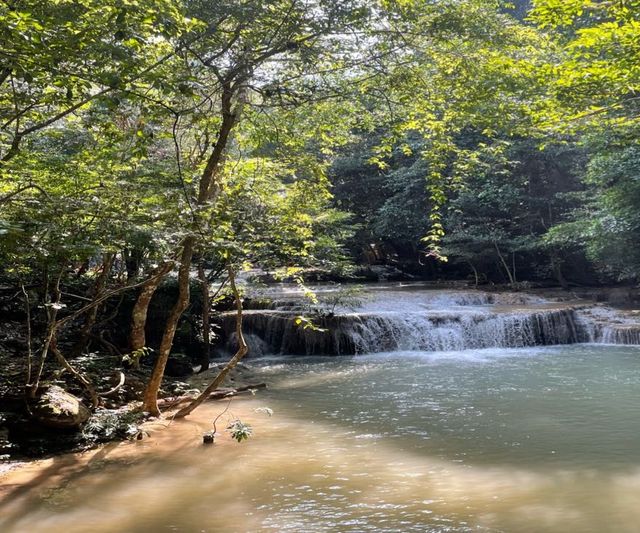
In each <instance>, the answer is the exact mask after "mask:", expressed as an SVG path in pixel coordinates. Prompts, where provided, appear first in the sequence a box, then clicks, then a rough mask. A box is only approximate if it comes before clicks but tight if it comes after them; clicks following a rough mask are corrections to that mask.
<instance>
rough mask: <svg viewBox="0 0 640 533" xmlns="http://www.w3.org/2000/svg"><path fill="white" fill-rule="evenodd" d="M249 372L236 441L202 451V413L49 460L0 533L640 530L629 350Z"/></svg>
mask: <svg viewBox="0 0 640 533" xmlns="http://www.w3.org/2000/svg"><path fill="white" fill-rule="evenodd" d="M254 363H255V364H258V365H259V374H260V375H261V378H263V380H264V381H267V382H269V383H270V384H271V389H270V390H268V391H266V392H260V393H259V395H258V396H256V397H255V398H252V399H248V400H234V402H233V403H232V405H231V415H238V414H240V415H242V418H243V419H244V420H245V421H247V422H249V423H250V424H251V425H252V426H253V428H254V437H253V438H252V439H251V440H250V441H249V442H246V443H243V444H241V445H235V444H230V443H228V442H222V443H220V444H216V445H215V446H213V447H202V446H201V445H200V441H201V433H202V431H204V430H206V429H208V428H210V421H211V419H212V418H213V417H214V416H215V415H216V414H217V413H219V412H220V411H221V410H222V409H223V408H224V405H223V404H220V403H215V404H211V405H207V406H205V407H204V408H203V409H202V410H200V411H198V412H197V414H196V417H194V418H193V419H191V420H189V421H186V422H175V423H173V424H172V425H171V427H169V428H168V429H166V430H163V431H157V432H154V433H153V435H152V438H150V439H147V440H145V441H143V442H142V443H131V444H125V445H119V446H110V447H107V448H105V449H103V450H101V451H100V452H99V453H98V454H95V455H93V456H91V458H90V459H87V457H79V456H67V457H61V458H57V459H56V460H54V461H52V462H50V463H48V464H47V465H46V467H40V470H38V471H36V472H34V473H33V474H34V475H33V478H32V479H31V480H30V481H29V483H27V484H22V485H20V484H16V485H15V486H11V487H7V490H5V491H4V492H3V495H4V498H3V500H2V501H1V502H0V530H1V531H6V532H26V531H29V532H31V531H46V532H49V531H51V532H58V531H62V532H69V533H71V532H84V531H87V532H88V531H91V532H94V531H95V532H107V531H108V532H111V531H114V532H115V531H118V532H120V531H127V532H128V531H131V532H151V531H184V532H191V531H194V532H198V531H205V532H215V531H238V532H243V531H296V532H297V531H336V532H338V531H354V532H355V531H388V532H392V531H393V532H397V531H416V532H417V531H420V532H422V531H515V532H520V531H523V532H528V531H530V532H538V531H543V532H545V531H553V532H556V531H557V532H568V531H593V532H602V531H612V532H613V531H629V532H631V531H640V347H630V346H627V347H622V346H619V347H616V346H597V345H574V346H564V347H551V348H529V349H528V348H523V349H517V350H516V349H514V350H505V349H499V350H480V351H463V352H451V353H442V352H440V353H435V354H434V353H431V354H429V353H415V352H411V353H392V354H377V355H371V356H358V357H353V358H345V357H342V358H313V359H311V358H299V359H275V358H274V359H263V360H260V361H257V362H255V361H254ZM260 407H269V408H271V409H272V410H273V412H274V413H273V416H271V417H269V416H267V414H265V413H264V412H262V411H260V410H258V411H256V409H259V408H260ZM226 416H227V415H225V418H226Z"/></svg>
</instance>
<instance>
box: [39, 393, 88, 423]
mask: <svg viewBox="0 0 640 533" xmlns="http://www.w3.org/2000/svg"><path fill="white" fill-rule="evenodd" d="M31 412H32V413H33V416H34V417H35V419H36V420H37V421H38V422H40V423H41V424H42V425H43V426H47V427H51V428H56V429H77V428H79V427H80V426H81V425H82V424H84V423H85V422H86V421H87V420H88V419H89V416H90V415H91V412H90V411H89V409H88V408H87V407H86V406H85V405H84V404H83V403H82V402H81V401H80V399H78V398H76V397H75V396H74V395H73V394H70V393H68V392H67V391H65V390H64V389H63V388H62V387H58V386H57V385H51V386H49V387H47V389H46V390H45V391H44V392H43V393H42V394H41V395H40V396H39V398H38V399H37V400H36V401H35V403H34V404H33V405H32V406H31Z"/></svg>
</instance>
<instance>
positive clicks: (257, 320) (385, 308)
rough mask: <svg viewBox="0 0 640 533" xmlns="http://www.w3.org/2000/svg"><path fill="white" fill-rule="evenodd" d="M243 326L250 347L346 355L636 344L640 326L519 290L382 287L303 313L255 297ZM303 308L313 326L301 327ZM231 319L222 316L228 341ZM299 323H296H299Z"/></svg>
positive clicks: (295, 303) (297, 304)
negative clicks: (355, 301) (609, 322)
mask: <svg viewBox="0 0 640 533" xmlns="http://www.w3.org/2000/svg"><path fill="white" fill-rule="evenodd" d="M248 307H249V310H247V311H246V312H245V316H244V326H245V331H246V332H247V337H248V342H249V345H250V347H251V349H252V353H253V354H256V355H262V354H267V353H271V354H287V355H295V354H298V355H302V354H304V355H351V354H366V353H375V352H390V351H453V350H465V349H478V348H492V347H504V348H517V347H527V346H542V345H554V344H572V343H578V342H614V343H620V344H635V343H640V327H639V326H637V325H636V326H635V329H634V326H633V324H630V323H625V324H624V327H611V326H607V327H604V326H603V325H602V323H601V322H604V321H603V320H601V321H600V322H599V321H598V320H596V319H595V317H594V316H593V315H590V314H589V312H590V311H591V309H588V310H586V309H584V307H585V305H584V304H576V305H571V304H558V303H552V302H549V301H547V300H544V299H542V298H540V297H536V296H531V295H527V294H522V293H486V292H481V291H466V292H465V291H434V290H405V291H400V290H385V291H379V292H377V293H374V294H370V295H369V296H368V297H367V298H366V299H365V300H364V301H362V302H360V305H359V307H358V312H354V311H353V310H350V309H349V308H347V307H346V306H344V305H335V304H334V305H333V306H332V307H330V308H328V307H327V306H326V305H325V306H322V305H320V306H319V310H318V309H316V310H315V312H314V311H311V312H309V309H308V308H307V313H305V312H304V310H305V306H304V303H303V302H302V301H301V300H300V299H298V300H296V299H295V298H292V299H289V300H280V301H279V300H277V299H275V300H272V301H271V302H266V301H255V300H254V301H253V302H252V303H251V305H249V306H248ZM301 314H306V316H308V317H309V318H310V319H312V321H313V324H314V326H313V327H306V328H305V327H302V326H300V325H299V321H297V320H296V319H297V317H298V316H299V315H301ZM234 321H235V318H234V315H233V314H232V313H229V314H226V315H224V316H223V318H222V323H221V329H222V332H223V337H224V338H225V339H226V341H227V348H228V349H232V347H233V346H232V345H233V344H234V333H233V332H234V328H235V323H234ZM297 322H298V323H297Z"/></svg>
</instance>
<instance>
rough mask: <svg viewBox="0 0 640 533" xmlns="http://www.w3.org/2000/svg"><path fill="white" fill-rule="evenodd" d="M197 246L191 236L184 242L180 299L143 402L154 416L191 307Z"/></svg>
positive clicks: (168, 324) (145, 408)
mask: <svg viewBox="0 0 640 533" xmlns="http://www.w3.org/2000/svg"><path fill="white" fill-rule="evenodd" d="M194 245H195V237H193V236H189V237H187V238H186V239H185V240H184V243H183V246H182V254H181V256H180V270H179V272H178V299H177V301H176V303H175V304H174V306H173V308H172V309H171V313H170V314H169V318H168V319H167V323H166V325H165V330H164V334H163V335H162V341H161V342H160V348H159V350H158V358H157V359H156V364H155V366H154V367H153V372H152V374H151V378H150V379H149V383H147V387H146V388H145V390H144V397H143V400H142V409H143V411H147V412H149V413H151V414H152V415H153V416H160V409H158V392H159V390H160V385H161V383H162V377H163V376H164V369H165V367H166V366H167V360H168V359H169V353H170V352H171V347H172V345H173V337H174V336H175V334H176V329H177V328H178V322H179V321H180V317H181V316H182V313H184V310H185V309H186V308H187V306H188V305H189V272H190V270H191V259H192V257H193V248H194Z"/></svg>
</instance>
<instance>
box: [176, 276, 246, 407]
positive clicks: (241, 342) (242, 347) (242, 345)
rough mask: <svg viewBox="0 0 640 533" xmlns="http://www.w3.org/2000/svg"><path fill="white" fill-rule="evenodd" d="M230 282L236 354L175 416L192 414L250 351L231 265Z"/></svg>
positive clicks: (240, 301) (240, 300)
mask: <svg viewBox="0 0 640 533" xmlns="http://www.w3.org/2000/svg"><path fill="white" fill-rule="evenodd" d="M228 272H229V284H230V285H231V290H232V291H233V295H234V296H235V299H236V336H237V338H238V351H237V352H236V353H235V355H234V356H233V357H232V358H231V359H230V360H229V362H228V363H227V364H226V365H225V367H224V368H223V369H222V370H221V371H220V372H218V375H217V376H216V377H215V379H214V380H213V381H212V382H211V384H210V385H209V386H208V387H207V388H206V389H205V390H204V391H202V393H201V394H200V395H199V396H198V397H197V398H196V399H195V400H193V401H192V402H191V403H190V404H189V405H187V406H186V407H183V408H182V409H180V410H179V411H178V412H177V413H176V414H175V416H174V418H183V417H185V416H187V415H189V414H191V413H192V412H193V411H194V410H195V409H196V408H197V407H198V406H199V405H200V404H201V403H203V402H204V401H205V400H206V399H207V398H208V397H209V395H210V394H211V393H212V392H213V391H215V390H216V389H217V388H218V387H219V386H220V385H221V384H222V382H223V381H224V378H226V377H227V374H229V372H231V370H233V368H234V367H235V366H236V365H237V364H238V363H239V362H240V360H241V359H242V358H243V357H244V356H245V355H247V352H248V351H249V347H248V346H247V343H246V341H245V339H244V335H243V334H242V299H241V298H240V293H239V292H238V288H237V287H236V280H235V273H234V272H233V269H232V268H231V267H229V269H228Z"/></svg>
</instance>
